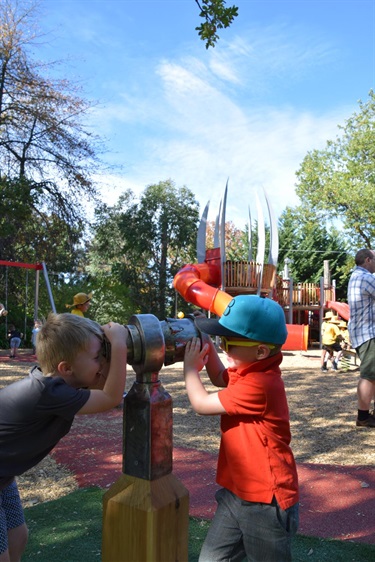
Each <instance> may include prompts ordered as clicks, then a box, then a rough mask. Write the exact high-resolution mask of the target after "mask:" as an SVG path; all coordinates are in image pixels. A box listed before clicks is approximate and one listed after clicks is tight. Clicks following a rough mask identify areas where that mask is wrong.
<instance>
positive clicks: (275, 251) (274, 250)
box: [263, 189, 279, 267]
mask: <svg viewBox="0 0 375 562" xmlns="http://www.w3.org/2000/svg"><path fill="white" fill-rule="evenodd" d="M263 191H264V197H265V199H266V203H267V208H268V215H269V219H270V251H269V254H268V263H269V264H271V265H274V266H275V267H277V261H278V259H279V234H278V229H277V220H276V218H275V215H274V213H273V209H272V206H271V203H270V200H269V199H268V197H267V193H266V190H265V189H264V190H263Z"/></svg>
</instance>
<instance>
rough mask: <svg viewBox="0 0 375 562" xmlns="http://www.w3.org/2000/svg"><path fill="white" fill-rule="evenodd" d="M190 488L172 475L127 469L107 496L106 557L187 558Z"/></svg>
mask: <svg viewBox="0 0 375 562" xmlns="http://www.w3.org/2000/svg"><path fill="white" fill-rule="evenodd" d="M188 528H189V493H188V491H187V490H186V488H185V487H184V486H183V485H182V484H181V483H180V482H179V481H178V480H177V478H176V477H175V476H174V475H173V474H168V475H166V476H163V477H162V478H158V479H157V480H152V481H149V480H143V479H142V478H136V477H134V476H128V475H126V474H124V475H123V476H121V477H120V479H119V480H118V481H117V482H116V483H115V484H114V485H113V486H112V487H111V488H110V489H109V490H108V492H106V494H105V495H104V498H103V541H102V561H103V562H187V560H188Z"/></svg>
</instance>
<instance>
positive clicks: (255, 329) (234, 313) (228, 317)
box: [195, 295, 288, 345]
mask: <svg viewBox="0 0 375 562" xmlns="http://www.w3.org/2000/svg"><path fill="white" fill-rule="evenodd" d="M195 323H196V325H197V327H198V329H200V330H202V332H205V333H207V334H210V335H212V336H227V337H232V338H234V337H237V338H238V337H240V338H247V339H250V340H254V341H259V342H261V343H270V344H274V345H283V343H285V340H286V338H287V335H288V332H287V329H286V322H285V314H284V311H283V309H282V308H281V306H280V305H279V304H278V303H277V302H275V301H273V300H271V299H269V298H263V297H259V296H258V295H239V296H238V297H234V298H233V299H232V300H231V301H230V302H229V304H228V306H227V308H226V309H225V310H224V312H223V315H222V316H221V318H220V319H219V320H217V319H214V318H197V319H196V320H195Z"/></svg>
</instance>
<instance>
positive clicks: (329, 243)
mask: <svg viewBox="0 0 375 562" xmlns="http://www.w3.org/2000/svg"><path fill="white" fill-rule="evenodd" d="M279 238H280V249H279V269H280V268H282V267H283V265H284V262H285V258H288V259H289V260H290V265H289V271H290V276H291V277H293V279H294V281H295V282H303V283H315V284H319V282H320V278H321V277H322V276H323V269H324V261H325V260H328V261H329V266H330V270H331V272H332V277H333V278H334V279H335V280H336V294H337V300H340V299H341V300H346V289H347V284H348V270H349V265H348V264H349V262H350V257H349V254H348V251H347V244H346V242H345V239H344V237H343V235H342V233H340V232H339V231H338V230H337V229H335V228H334V227H332V228H331V229H330V231H328V230H327V228H326V227H325V225H324V223H321V222H320V221H319V216H318V215H317V214H316V213H315V212H314V211H313V210H308V209H306V208H305V207H303V206H300V207H295V208H291V207H287V208H286V209H285V210H284V211H283V213H282V215H281V217H280V220H279Z"/></svg>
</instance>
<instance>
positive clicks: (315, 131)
mask: <svg viewBox="0 0 375 562" xmlns="http://www.w3.org/2000/svg"><path fill="white" fill-rule="evenodd" d="M232 3H234V4H235V5H237V6H238V8H239V16H238V18H236V20H235V21H234V23H233V24H232V26H231V28H230V29H227V30H223V31H221V32H220V35H221V38H220V41H219V43H218V44H217V46H216V47H215V48H214V49H211V48H210V49H209V50H206V48H205V45H204V43H203V42H202V41H201V40H200V39H199V38H198V35H197V32H196V31H195V27H196V26H198V25H199V24H200V23H201V20H200V18H199V11H198V7H197V5H196V4H195V2H194V0H169V1H164V0H48V1H44V2H43V3H42V6H43V12H42V16H41V19H40V22H39V23H40V26H41V28H42V29H43V30H44V31H48V32H49V35H48V43H45V44H44V45H43V46H41V47H40V48H39V50H38V53H37V54H38V56H39V57H42V58H43V59H45V60H55V59H68V62H67V63H65V64H64V65H62V66H61V67H60V70H61V73H62V74H63V75H64V77H66V78H68V79H70V80H76V79H77V80H79V81H80V83H81V84H82V87H83V94H84V97H87V98H89V99H93V100H98V101H99V102H100V105H99V106H98V107H97V108H96V109H94V110H93V111H92V113H91V115H90V126H92V127H93V128H94V129H95V131H97V132H98V133H99V134H100V135H101V136H102V137H104V138H105V140H106V146H107V154H106V155H105V160H106V161H107V162H109V163H111V164H120V165H121V170H119V171H116V172H114V173H113V174H108V175H106V176H102V177H100V178H97V179H98V181H99V183H100V185H101V189H102V191H103V194H104V198H105V200H106V202H110V203H111V202H115V201H116V198H117V196H118V194H119V193H120V192H121V191H123V190H125V189H128V188H131V189H132V190H133V191H134V192H136V193H140V192H141V191H143V189H144V188H145V187H146V186H147V185H149V184H153V183H158V182H159V181H163V180H166V179H169V178H170V179H172V180H173V181H174V182H175V183H176V186H178V187H180V186H183V185H185V186H187V187H188V188H189V189H190V190H191V191H192V192H193V193H194V194H195V196H196V198H197V200H198V202H199V204H200V206H201V210H203V207H204V205H205V204H206V202H207V201H208V200H210V202H211V203H210V215H209V219H212V220H214V218H215V215H216V213H217V212H218V209H219V201H220V199H221V198H222V195H223V191H224V188H225V184H226V181H227V178H229V190H228V204H227V220H231V221H233V222H234V223H235V224H236V225H237V226H239V227H242V226H243V225H244V224H245V222H246V219H247V208H248V206H250V208H251V210H252V214H253V215H254V213H253V211H254V209H255V200H254V197H255V193H256V192H258V193H260V194H262V190H263V189H265V190H266V191H267V194H268V196H269V199H270V200H271V204H272V206H273V209H274V212H275V214H276V216H279V215H280V213H281V212H282V211H283V209H284V208H285V207H286V206H287V205H295V204H297V203H298V199H297V197H296V195H295V181H296V178H295V172H296V170H298V168H299V167H300V164H301V162H302V160H303V158H304V157H305V155H306V154H307V152H308V151H311V150H314V149H322V148H324V147H325V144H326V142H327V140H329V139H334V138H336V136H337V134H338V133H339V130H338V128H337V125H339V124H340V125H344V123H345V120H346V119H348V118H349V117H350V115H351V114H352V113H353V112H354V111H356V110H357V109H358V100H360V99H361V100H363V101H366V100H367V99H368V93H369V91H370V89H371V88H373V87H374V76H375V0H355V1H352V0H350V1H345V0H340V1H336V0H324V1H316V0H315V1H309V0H296V1H294V2H289V1H283V0H276V1H267V0H263V1H246V0H238V1H237V2H231V1H229V0H228V2H227V5H231V4H232ZM262 201H263V199H262ZM255 215H256V212H255Z"/></svg>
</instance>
